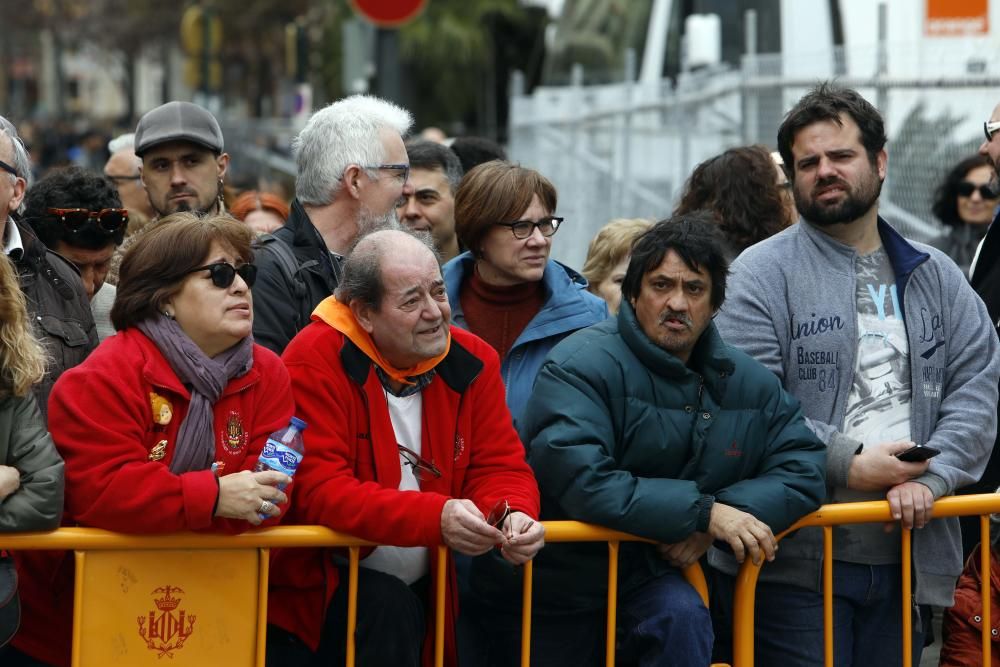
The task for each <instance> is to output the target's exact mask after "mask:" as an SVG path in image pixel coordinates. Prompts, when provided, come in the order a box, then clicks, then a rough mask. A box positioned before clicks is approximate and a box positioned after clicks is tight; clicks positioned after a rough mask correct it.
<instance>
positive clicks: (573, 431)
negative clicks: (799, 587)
mask: <svg viewBox="0 0 1000 667" xmlns="http://www.w3.org/2000/svg"><path fill="white" fill-rule="evenodd" d="M723 248H724V245H723V240H722V237H721V235H720V233H719V231H718V227H717V225H716V224H715V223H714V221H713V220H712V219H711V218H710V217H708V216H707V214H703V213H693V214H688V215H680V216H677V217H675V218H674V219H671V220H666V221H663V222H660V223H659V224H657V225H656V226H655V227H654V228H653V229H652V230H650V231H649V232H647V233H646V234H645V235H643V236H642V237H640V239H639V240H638V241H637V242H636V245H635V247H634V248H633V251H632V258H631V262H630V264H629V268H628V272H627V274H626V276H625V280H624V283H623V285H622V295H623V298H622V307H621V310H620V312H619V314H618V317H617V319H611V320H607V321H605V322H603V323H601V324H598V325H596V326H594V327H591V328H589V329H586V330H583V331H580V332H578V333H576V334H574V335H573V336H570V337H569V338H567V339H566V340H565V341H563V342H562V343H561V344H560V345H558V346H557V347H556V348H555V349H554V350H553V351H552V352H551V353H550V355H549V357H548V359H547V360H546V362H545V365H544V366H543V367H542V370H541V372H540V373H539V375H538V379H537V381H536V383H535V387H534V392H533V394H532V397H531V400H530V401H529V403H528V408H527V411H526V412H525V417H524V423H523V425H522V429H521V435H522V439H523V440H524V443H525V444H526V445H527V447H528V450H529V454H528V458H529V462H530V463H531V465H532V467H533V468H534V470H535V475H536V477H537V479H538V484H539V487H540V489H541V492H542V517H543V518H544V519H573V520H577V521H585V522H588V523H594V524H600V525H602V526H606V527H608V528H613V529H616V530H620V531H624V532H627V533H632V534H634V535H638V536H641V537H645V538H648V539H651V540H654V541H655V542H656V543H657V544H656V545H650V544H642V543H631V544H625V545H623V546H622V549H621V556H620V558H621V562H620V567H619V573H620V584H619V599H618V618H619V638H620V641H619V658H620V659H621V660H624V661H626V662H629V661H638V662H639V664H644V665H645V664H667V663H668V662H669V664H671V665H698V666H699V667H704V666H705V665H708V664H709V663H710V662H711V660H710V657H711V648H712V637H713V635H712V626H711V621H710V619H709V614H708V611H707V609H705V607H704V605H703V604H702V603H701V600H700V598H699V597H698V595H697V593H695V591H694V589H693V588H691V586H690V585H689V584H687V582H686V581H685V580H684V578H683V576H682V574H681V568H683V567H685V566H687V565H690V564H692V563H694V562H696V561H697V560H698V559H699V558H701V556H703V555H704V554H705V552H706V551H707V550H708V548H709V547H710V546H711V545H712V544H713V542H714V543H715V544H717V545H718V546H720V547H721V548H723V549H729V550H731V551H732V552H733V553H734V555H735V556H736V558H737V560H739V561H742V560H743V559H744V558H746V557H750V558H751V559H753V560H754V562H760V560H761V559H762V558H766V559H768V560H771V559H773V558H774V552H775V549H776V548H777V545H776V542H775V539H774V535H775V534H777V533H779V532H780V531H782V530H784V529H785V528H787V527H788V526H790V525H791V524H792V523H793V522H795V521H796V520H797V519H799V518H800V517H801V516H803V515H805V514H807V513H809V512H811V511H813V510H815V509H816V508H817V507H819V505H820V502H821V500H822V499H823V497H824V494H825V491H826V489H825V480H824V468H825V453H824V448H823V445H822V443H821V442H820V441H819V440H818V439H817V438H816V437H815V436H814V435H813V434H812V432H811V431H810V430H809V428H808V427H807V426H806V424H805V422H804V420H803V418H802V415H801V413H800V411H799V406H798V403H797V402H796V400H795V399H794V398H793V397H791V396H790V395H789V394H787V393H785V392H784V390H782V388H781V385H780V383H779V382H778V381H777V378H775V376H774V374H773V373H771V372H769V371H768V370H767V369H766V368H764V367H763V366H762V365H760V364H759V363H757V362H756V361H754V360H753V359H752V358H751V357H749V356H748V355H746V354H744V353H742V352H740V351H738V350H736V349H735V348H732V347H730V346H729V345H726V344H725V343H724V342H723V341H722V339H721V338H720V337H719V334H718V332H717V331H716V329H715V325H714V324H713V322H712V317H713V316H714V315H715V313H716V312H717V311H718V309H719V307H720V306H721V305H722V302H723V299H724V298H725V289H726V274H727V271H728V267H727V263H726V260H725V254H724V250H723ZM535 572H536V573H537V574H536V578H537V588H538V591H537V594H536V595H537V597H536V599H537V600H538V602H537V612H538V613H537V614H536V619H535V627H536V631H535V632H534V633H533V638H534V642H533V644H534V645H533V649H532V656H533V658H535V659H536V660H537V662H538V664H545V665H561V664H567V665H568V664H572V665H573V667H581V666H582V665H588V664H596V663H597V661H598V660H599V659H600V658H599V656H601V655H603V637H604V633H603V629H602V628H603V618H604V612H603V607H604V605H605V600H606V595H607V592H606V591H607V589H606V580H607V548H606V546H605V545H604V544H567V545H551V546H549V547H547V548H546V549H544V550H543V551H542V553H541V554H540V558H539V560H536V564H535ZM550 619H556V620H555V621H554V622H553V624H552V627H551V628H550V627H547V624H548V621H549V620H550ZM567 621H569V622H567ZM559 628H567V629H569V631H571V632H572V634H571V635H569V636H566V635H562V636H559V635H560V634H561V633H560V632H559V631H558V629H559ZM589 628H594V630H593V631H589V630H588V629H589ZM664 661H667V662H664Z"/></svg>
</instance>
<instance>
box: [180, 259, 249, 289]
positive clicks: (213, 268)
mask: <svg viewBox="0 0 1000 667" xmlns="http://www.w3.org/2000/svg"><path fill="white" fill-rule="evenodd" d="M196 271H208V273H209V276H210V277H211V278H212V284H213V285H215V286H216V287H218V288H219V289H228V288H229V287H230V286H231V285H232V284H233V281H234V280H236V276H239V277H240V278H242V279H243V282H245V283H246V284H247V287H253V284H254V282H256V280H257V267H256V266H255V265H254V264H241V265H239V266H233V265H232V264H230V263H229V262H216V263H215V264H206V265H205V266H199V267H198V268H196V269H191V270H190V271H188V273H195V272H196Z"/></svg>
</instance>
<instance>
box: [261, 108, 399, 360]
mask: <svg viewBox="0 0 1000 667" xmlns="http://www.w3.org/2000/svg"><path fill="white" fill-rule="evenodd" d="M412 123H413V118H412V116H411V115H410V113H409V112H408V111H406V110H405V109H402V108H400V107H398V106H396V105H395V104H392V103H391V102H387V101H385V100H381V99H379V98H376V97H370V96H367V95H354V96H351V97H348V98H345V99H343V100H339V101H337V102H334V103H333V104H331V105H330V106H328V107H326V108H324V109H321V110H320V111H317V112H316V113H314V114H313V115H312V117H311V118H310V119H309V122H308V123H306V126H305V128H304V129H303V130H302V132H301V133H300V134H299V136H298V137H297V138H296V139H295V142H294V143H293V145H292V148H293V150H294V151H295V156H296V162H297V166H298V177H297V179H296V182H295V200H294V201H293V202H292V209H291V214H290V215H289V217H288V222H287V223H285V226H284V227H282V228H281V229H279V230H278V231H276V232H275V233H274V235H273V236H270V237H264V238H263V239H262V245H261V247H260V248H259V251H258V253H257V260H256V264H257V269H258V271H257V283H256V285H254V325H253V333H254V338H255V340H256V341H257V342H258V343H260V344H261V345H264V346H265V347H268V348H270V349H272V350H274V351H275V352H277V353H278V354H281V352H282V351H283V350H284V349H285V346H286V345H288V342H289V341H290V340H291V339H292V337H293V336H295V334H296V333H298V331H299V330H301V329H302V328H303V327H305V326H306V325H307V324H309V317H310V315H311V313H312V310H313V308H315V307H316V305H317V304H319V302H320V301H322V300H323V299H325V298H326V297H328V296H330V295H331V294H333V291H334V289H336V287H337V284H338V282H339V280H340V274H341V265H342V263H343V261H344V256H345V255H346V254H347V253H348V252H350V250H351V248H352V247H353V245H354V243H355V242H356V241H357V239H359V238H361V237H362V236H364V235H366V234H368V233H370V232H372V231H375V230H378V229H384V228H396V227H398V220H397V218H396V210H395V207H396V205H397V203H398V202H399V201H400V199H401V198H402V196H403V193H404V190H405V189H406V188H408V187H409V186H408V185H407V179H408V177H409V172H410V162H409V159H408V158H407V156H406V148H405V147H404V146H403V135H405V134H406V133H407V131H409V129H410V126H411V125H412Z"/></svg>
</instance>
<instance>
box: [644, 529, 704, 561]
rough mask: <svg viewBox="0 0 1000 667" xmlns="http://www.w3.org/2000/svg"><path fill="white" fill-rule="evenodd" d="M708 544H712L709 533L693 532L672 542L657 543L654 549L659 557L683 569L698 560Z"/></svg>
mask: <svg viewBox="0 0 1000 667" xmlns="http://www.w3.org/2000/svg"><path fill="white" fill-rule="evenodd" d="M710 546H712V536H711V535H709V534H708V533H699V532H694V533H691V534H690V535H688V536H687V538H685V539H684V540H682V541H680V542H676V543H674V544H657V545H656V550H657V551H659V552H660V558H662V559H663V560H665V561H667V562H668V563H670V564H671V565H673V566H674V567H678V568H681V569H684V568H686V567H688V566H689V565H693V564H694V563H696V562H698V559H699V558H701V557H702V556H704V555H705V552H706V551H708V548H709V547H710Z"/></svg>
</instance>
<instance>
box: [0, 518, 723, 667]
mask: <svg viewBox="0 0 1000 667" xmlns="http://www.w3.org/2000/svg"><path fill="white" fill-rule="evenodd" d="M545 528H546V535H545V539H546V542H548V543H557V542H607V543H608V549H609V556H610V558H609V567H608V601H609V603H608V626H607V627H608V630H607V632H608V634H607V642H608V648H607V664H608V665H609V666H610V665H614V660H615V655H614V651H615V622H616V612H617V587H618V567H617V554H618V547H619V544H620V543H621V542H628V541H648V540H641V538H637V537H635V536H633V535H629V534H627V533H620V532H618V531H614V530H608V529H606V528H600V527H597V526H591V525H588V524H584V523H579V522H576V521H554V522H546V523H545ZM365 546H374V544H373V543H371V542H366V541H364V540H359V539H357V538H354V537H352V536H350V535H344V534H341V533H337V532H334V531H332V530H329V529H327V528H321V527H319V526H280V527H276V528H266V529H262V530H256V531H251V532H247V533H242V534H239V535H217V534H201V533H198V534H195V533H180V534H171V535H124V534H119V533H112V532H110V531H106V530H100V529H97V528H60V529H59V530H55V531H52V532H47V533H8V534H0V548H4V549H11V550H15V551H17V550H29V549H46V550H75V552H76V590H75V599H74V619H73V665H74V667H77V666H78V665H81V664H101V663H104V662H108V659H107V658H108V657H114V658H117V659H118V661H120V660H121V658H122V656H123V655H126V654H128V655H129V656H130V657H129V664H140V661H139V660H137V659H135V656H136V655H139V656H143V657H152V658H155V660H159V657H161V656H162V655H165V654H166V653H167V652H168V651H169V652H170V653H171V657H172V658H173V659H172V660H171V665H174V666H175V667H184V666H185V665H203V664H209V663H207V662H205V658H206V654H205V651H206V650H208V649H206V648H205V646H204V645H203V646H201V647H195V648H197V649H198V652H194V651H184V650H183V648H184V647H183V646H182V647H177V646H176V642H174V644H173V645H171V644H169V643H168V644H167V646H168V649H166V650H164V649H163V645H161V646H160V650H154V651H150V652H148V655H147V654H143V653H142V652H141V651H139V649H141V648H149V647H148V645H147V646H145V647H144V646H143V645H142V642H143V641H146V638H147V637H148V633H149V632H150V630H151V626H152V625H154V623H155V624H158V625H159V624H165V625H164V627H167V626H171V627H173V628H176V627H177V625H178V624H181V627H182V630H183V628H184V627H185V626H184V622H185V621H184V620H182V619H181V617H179V616H178V615H175V614H174V612H175V611H177V608H178V604H179V603H178V602H177V596H176V595H174V596H172V595H171V592H172V591H171V590H166V591H163V592H161V595H165V598H166V599H164V598H162V597H161V598H160V599H159V600H158V602H159V603H160V604H159V605H157V609H158V610H159V611H160V612H162V613H161V615H159V616H156V613H157V612H156V611H153V610H151V611H150V613H149V616H148V618H149V623H150V626H149V627H147V628H146V633H147V634H146V635H140V633H139V632H132V633H129V632H127V631H126V629H125V628H124V627H123V628H120V629H119V630H118V631H117V632H108V625H107V623H108V619H100V618H95V616H100V615H102V614H103V615H107V614H112V615H114V616H113V618H112V619H111V621H110V622H111V623H112V624H113V623H114V619H115V618H119V619H120V621H121V623H122V624H124V625H128V624H131V623H132V622H133V619H135V618H136V614H135V613H134V611H133V610H134V609H135V608H136V607H135V603H134V600H130V601H129V602H128V603H125V602H124V600H125V599H127V598H128V597H129V594H130V593H131V594H132V595H133V597H134V595H135V593H136V591H134V590H132V589H133V588H136V589H138V592H139V593H141V594H143V595H145V594H146V593H147V590H146V589H148V588H149V585H148V582H149V581H151V580H152V579H151V577H158V578H157V579H156V580H157V581H159V578H161V576H162V575H163V566H164V565H165V564H166V563H167V562H168V561H170V560H172V559H177V560H178V561H179V566H175V567H173V568H172V569H171V570H170V579H171V582H172V583H171V586H170V588H171V589H173V588H174V584H176V585H177V586H176V587H177V588H180V589H184V592H185V594H186V595H191V594H192V593H193V594H194V595H201V596H202V597H201V598H200V599H202V600H204V599H205V597H206V596H213V597H215V598H216V601H217V602H222V600H219V598H220V597H222V596H219V595H218V590H219V586H220V582H219V573H220V571H221V570H222V569H223V568H222V567H220V558H221V559H227V558H228V560H226V566H225V567H226V568H227V569H230V570H231V569H232V568H231V567H230V565H231V562H232V558H233V557H232V556H231V555H232V554H237V553H243V554H244V555H246V554H247V553H249V554H255V555H256V556H257V558H256V560H255V561H254V560H253V559H251V560H250V561H248V563H244V567H242V568H241V570H240V574H233V573H230V574H231V576H228V577H227V579H229V582H228V583H229V584H231V586H230V588H227V590H232V586H235V587H236V588H239V589H241V591H240V593H239V594H238V595H239V602H238V603H236V604H235V605H234V604H233V603H232V601H231V600H228V599H225V600H224V602H225V603H224V604H216V605H214V608H213V609H211V610H210V613H214V614H216V615H217V616H219V618H215V619H211V618H209V619H206V618H205V617H204V612H201V613H200V614H199V618H198V619H197V620H198V621H199V622H200V623H201V624H202V627H204V626H206V625H208V626H210V627H212V628H213V633H214V634H213V633H203V634H210V637H209V638H210V639H211V638H215V639H216V640H217V641H220V642H221V641H223V640H224V642H225V645H224V646H220V647H216V648H218V649H219V650H225V651H227V653H226V658H225V660H223V661H221V662H220V661H216V662H215V663H214V664H227V665H236V664H247V665H255V666H257V667H263V665H264V654H265V640H266V625H267V577H268V567H267V566H268V556H269V553H270V552H269V550H270V549H271V548H277V547H347V548H348V553H349V557H348V612H347V628H346V632H347V665H348V667H353V665H354V661H355V656H356V648H355V642H354V631H355V628H356V624H357V592H358V567H359V552H360V549H361V547H365ZM438 549H439V558H438V561H437V562H438V572H437V575H438V576H437V581H438V586H437V589H436V590H435V592H434V594H435V595H436V598H437V605H436V611H437V613H436V618H435V619H434V621H435V632H434V638H435V646H434V661H435V665H437V666H438V667H440V666H441V665H443V664H444V633H445V616H444V609H445V582H446V580H447V577H446V576H445V572H446V567H447V559H446V558H445V556H446V554H447V548H446V547H443V546H441V547H438ZM192 552H199V553H200V555H202V556H204V557H205V559H207V562H206V561H204V560H203V563H204V566H200V567H195V566H193V565H192V563H193V559H194V555H193V553H192ZM123 558H125V559H127V560H128V562H129V565H128V566H126V565H123V564H122V559H123ZM123 570H127V572H128V574H127V576H126V577H125V579H124V580H123V581H125V580H127V581H128V582H130V583H129V585H128V586H126V585H124V584H122V585H121V586H118V587H116V586H113V585H112V584H113V583H115V581H116V580H117V579H121V578H122V576H121V575H122V571H123ZM140 570H141V571H140ZM532 573H533V568H532V564H531V563H530V562H529V563H527V564H525V566H524V589H523V591H522V601H523V612H522V644H521V656H522V665H528V664H530V639H531V591H532ZM684 574H685V576H686V577H687V579H688V581H689V582H690V583H691V584H692V586H694V588H695V590H697V591H698V594H699V595H700V596H701V598H702V600H703V601H704V602H705V604H706V605H707V604H708V586H707V584H706V582H705V577H704V574H703V573H702V571H701V568H700V567H698V566H697V565H695V566H692V567H690V568H688V569H687V570H685V572H684ZM95 580H98V581H100V582H101V585H100V586H97V585H93V584H94V581H95ZM140 583H141V584H144V585H145V587H143V586H142V585H140ZM185 587H187V588H185ZM126 588H127V589H128V590H126ZM188 589H190V590H188ZM176 592H177V591H173V593H176ZM119 593H120V594H119ZM95 595H96V599H91V598H92V597H94V596H95ZM143 604H145V605H146V606H150V604H152V603H148V601H147V600H143ZM129 605H131V607H130V606H129ZM143 610H144V608H140V612H139V613H140V618H141V617H142V611H143ZM240 612H244V613H246V614H247V615H249V621H246V620H245V619H244V620H243V621H242V623H240V622H238V621H237V622H235V625H239V626H240V627H241V628H242V629H240V630H235V629H234V618H233V617H234V615H238V614H239V613H240ZM164 614H165V615H166V616H164ZM154 617H155V618H154ZM184 618H185V619H186V620H187V621H191V617H190V616H186V617H184ZM213 620H214V624H213ZM102 624H103V625H102ZM171 624H172V625H171ZM141 627H145V626H141ZM98 628H99V629H98ZM85 635H94V636H99V637H101V638H102V639H103V638H109V639H106V640H105V641H104V642H103V643H102V644H101V645H98V646H96V647H94V646H92V645H87V644H86V643H85V642H84V639H85ZM133 635H135V636H133ZM239 636H244V637H246V645H245V646H241V647H239V649H240V650H242V651H243V652H244V653H246V657H243V658H242V659H241V656H240V655H238V654H239V653H240V651H234V650H233V648H232V645H233V644H238V643H239V639H238V637H239ZM220 637H222V639H220ZM171 646H172V648H170V647H171ZM84 657H86V660H85V659H84ZM155 660H154V661H153V662H152V663H151V664H153V663H155ZM113 661H114V660H112V662H113Z"/></svg>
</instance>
